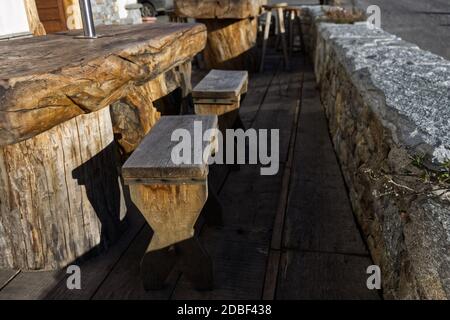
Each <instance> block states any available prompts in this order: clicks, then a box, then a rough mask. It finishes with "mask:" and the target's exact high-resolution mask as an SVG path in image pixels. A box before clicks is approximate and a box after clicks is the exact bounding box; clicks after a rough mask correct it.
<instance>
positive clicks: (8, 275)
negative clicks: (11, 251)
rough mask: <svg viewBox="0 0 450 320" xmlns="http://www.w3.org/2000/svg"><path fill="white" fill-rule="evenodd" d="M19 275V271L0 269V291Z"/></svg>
mask: <svg viewBox="0 0 450 320" xmlns="http://www.w3.org/2000/svg"><path fill="white" fill-rule="evenodd" d="M19 273H20V270H12V269H0V290H2V289H3V288H4V287H5V286H6V285H7V284H8V283H9V282H11V280H13V279H14V277H15V276H17V275H18V274H19Z"/></svg>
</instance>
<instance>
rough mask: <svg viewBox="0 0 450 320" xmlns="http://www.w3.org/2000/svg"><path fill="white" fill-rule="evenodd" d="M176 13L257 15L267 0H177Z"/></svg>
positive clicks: (234, 16) (199, 16)
mask: <svg viewBox="0 0 450 320" xmlns="http://www.w3.org/2000/svg"><path fill="white" fill-rule="evenodd" d="M174 4H175V13H176V14H177V15H178V16H182V17H191V18H196V19H246V18H251V17H257V16H258V15H259V14H260V12H261V6H262V5H265V4H267V0H175V3H174Z"/></svg>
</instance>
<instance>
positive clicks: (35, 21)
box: [23, 0, 47, 36]
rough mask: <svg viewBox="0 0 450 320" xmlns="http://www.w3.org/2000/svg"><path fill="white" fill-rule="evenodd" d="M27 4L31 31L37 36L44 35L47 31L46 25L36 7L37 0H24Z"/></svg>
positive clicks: (26, 8)
mask: <svg viewBox="0 0 450 320" xmlns="http://www.w3.org/2000/svg"><path fill="white" fill-rule="evenodd" d="M23 1H24V4H25V10H26V12H27V19H28V25H29V26H30V31H31V33H32V34H33V35H35V36H43V35H45V34H47V33H46V31H45V28H44V25H43V24H42V22H41V20H40V19H39V14H38V10H37V7H36V1H35V0H23Z"/></svg>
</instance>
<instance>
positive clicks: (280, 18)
mask: <svg viewBox="0 0 450 320" xmlns="http://www.w3.org/2000/svg"><path fill="white" fill-rule="evenodd" d="M287 6H288V4H287V3H285V2H283V3H277V4H273V5H264V6H263V9H264V10H265V11H266V23H265V26H264V35H263V48H262V57H261V66H260V68H259V71H260V72H263V71H264V59H265V56H266V50H267V42H268V41H269V33H270V26H271V23H272V11H273V10H274V11H275V13H276V19H277V30H278V34H277V36H278V37H279V38H281V44H282V49H283V57H284V65H285V67H286V69H288V68H289V53H288V47H287V42H286V26H285V20H284V16H285V8H286V7H287Z"/></svg>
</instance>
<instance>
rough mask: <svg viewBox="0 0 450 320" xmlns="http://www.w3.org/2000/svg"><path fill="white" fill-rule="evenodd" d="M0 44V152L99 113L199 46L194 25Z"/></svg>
mask: <svg viewBox="0 0 450 320" xmlns="http://www.w3.org/2000/svg"><path fill="white" fill-rule="evenodd" d="M98 33H99V34H103V35H105V37H103V38H100V39H96V40H86V39H76V38H74V35H79V34H80V31H70V32H65V33H63V34H53V35H47V36H45V37H35V38H27V39H19V40H13V41H5V42H2V43H1V44H0V56H1V57H2V64H1V66H0V79H2V80H1V81H0V100H1V101H2V104H1V106H0V145H6V144H12V143H16V142H18V141H22V140H25V139H27V138H30V137H33V136H35V135H37V134H39V133H41V132H44V131H46V130H48V129H50V128H52V127H53V126H55V125H57V124H59V123H62V122H64V121H67V120H69V119H71V118H73V117H75V116H77V115H80V114H84V113H89V112H92V111H96V110H99V109H101V108H104V107H106V106H108V105H110V104H111V103H113V102H115V101H117V100H119V99H121V98H123V97H125V96H126V95H127V93H128V92H129V90H130V88H131V87H133V86H135V85H142V84H143V83H145V82H147V81H149V80H152V79H154V78H155V77H157V76H158V75H160V74H162V73H164V72H166V71H168V70H170V69H171V68H173V67H175V66H177V65H179V64H181V63H183V62H185V61H186V60H189V59H191V58H192V57H193V56H194V55H195V54H196V53H197V52H199V51H201V50H202V49H203V48H204V46H205V41H206V30H205V27H204V26H203V25H201V24H163V23H156V24H142V25H134V26H129V25H127V26H108V27H103V28H98Z"/></svg>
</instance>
